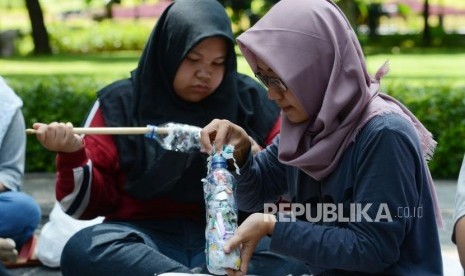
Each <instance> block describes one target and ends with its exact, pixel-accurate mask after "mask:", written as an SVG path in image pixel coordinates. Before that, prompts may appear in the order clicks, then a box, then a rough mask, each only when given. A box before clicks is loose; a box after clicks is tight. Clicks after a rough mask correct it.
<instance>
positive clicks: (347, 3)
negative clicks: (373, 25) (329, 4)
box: [338, 0, 358, 32]
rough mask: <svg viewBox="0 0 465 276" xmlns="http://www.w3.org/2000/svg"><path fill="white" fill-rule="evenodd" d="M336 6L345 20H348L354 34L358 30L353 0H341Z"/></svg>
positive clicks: (355, 7)
mask: <svg viewBox="0 0 465 276" xmlns="http://www.w3.org/2000/svg"><path fill="white" fill-rule="evenodd" d="M338 6H339V7H340V8H341V10H342V11H343V12H344V14H345V15H346V17H347V19H348V20H349V23H350V25H352V28H353V29H354V31H355V32H357V30H358V24H357V5H356V3H355V1H353V0H341V1H339V2H338Z"/></svg>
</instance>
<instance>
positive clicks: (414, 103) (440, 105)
mask: <svg viewBox="0 0 465 276" xmlns="http://www.w3.org/2000/svg"><path fill="white" fill-rule="evenodd" d="M28 79H30V78H28ZM9 83H10V85H11V86H12V87H13V89H14V90H15V91H16V92H17V93H18V94H19V95H20V96H21V97H22V98H23V100H24V107H23V113H24V117H25V119H26V125H27V126H28V127H30V126H32V124H33V123H34V122H47V123H49V122H54V121H62V122H68V121H69V122H71V123H73V124H74V125H81V124H82V121H83V119H84V118H85V117H86V114H87V112H88V111H89V109H90V107H91V105H92V103H93V101H94V100H95V98H96V94H95V93H96V91H98V90H99V89H100V88H102V87H103V86H104V85H106V84H107V83H108V81H103V80H97V79H95V78H94V77H90V76H87V77H83V76H77V77H76V76H73V77H72V76H66V77H37V78H35V79H34V80H33V81H25V80H24V79H12V80H9ZM383 90H384V91H387V92H388V94H391V95H393V96H394V97H396V98H397V99H398V100H400V101H401V102H403V103H404V104H405V105H406V106H407V107H408V108H409V109H410V110H411V111H412V112H413V113H414V114H415V115H416V116H417V117H418V118H419V119H420V121H422V122H423V123H424V124H425V126H426V127H427V128H428V129H429V130H430V131H431V132H432V134H433V136H434V138H435V139H436V141H437V142H438V147H437V149H436V151H435V154H434V157H433V159H432V160H431V161H430V162H429V167H430V169H431V172H432V174H433V177H434V178H453V179H455V178H457V176H458V173H459V170H460V165H461V163H462V159H463V156H464V153H465V139H464V138H465V87H453V86H448V85H447V84H437V85H428V86H423V87H419V86H410V85H408V84H405V83H402V82H391V83H388V84H387V85H386V87H385V88H383ZM26 154H27V155H26V170H27V171H28V172H37V171H49V172H51V171H55V154H54V153H50V152H48V151H47V150H45V149H44V148H43V147H42V146H41V145H40V144H39V142H38V141H37V140H36V139H35V138H34V137H33V136H30V137H28V139H27V152H26Z"/></svg>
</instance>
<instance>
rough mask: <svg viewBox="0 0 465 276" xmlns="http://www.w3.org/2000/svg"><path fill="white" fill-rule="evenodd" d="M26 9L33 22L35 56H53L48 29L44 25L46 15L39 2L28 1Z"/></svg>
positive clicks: (36, 0) (35, 0)
mask: <svg viewBox="0 0 465 276" xmlns="http://www.w3.org/2000/svg"><path fill="white" fill-rule="evenodd" d="M26 8H27V12H28V13H29V19H30V20H31V28H32V39H33V41H34V54H35V55H40V54H45V55H49V54H51V53H52V49H51V47H50V41H49V39H48V33H47V28H46V27H45V23H44V15H43V13H42V8H41V7H40V3H39V0H26Z"/></svg>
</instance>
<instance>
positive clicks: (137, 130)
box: [26, 127, 168, 135]
mask: <svg viewBox="0 0 465 276" xmlns="http://www.w3.org/2000/svg"><path fill="white" fill-rule="evenodd" d="M150 131H153V128H151V127H75V128H73V132H74V134H107V135H128V134H146V133H148V132H150ZM155 132H156V133H157V134H166V133H167V132H168V129H167V128H155ZM36 133H37V131H36V130H35V129H32V128H28V129H26V134H36Z"/></svg>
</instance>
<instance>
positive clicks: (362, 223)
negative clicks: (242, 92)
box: [201, 0, 442, 275]
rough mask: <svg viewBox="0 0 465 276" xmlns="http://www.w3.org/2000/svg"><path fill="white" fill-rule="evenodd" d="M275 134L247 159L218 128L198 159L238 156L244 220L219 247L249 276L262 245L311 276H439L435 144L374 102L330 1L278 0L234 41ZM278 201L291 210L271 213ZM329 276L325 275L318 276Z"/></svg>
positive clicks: (352, 38)
mask: <svg viewBox="0 0 465 276" xmlns="http://www.w3.org/2000/svg"><path fill="white" fill-rule="evenodd" d="M237 40H238V44H239V46H240V49H241V51H242V52H243V54H244V57H245V58H246V60H247V61H248V63H249V65H250V66H251V68H252V70H253V71H254V72H255V75H256V77H257V78H258V79H259V80H261V81H262V82H263V84H264V85H265V86H266V87H267V88H268V97H269V98H270V99H271V100H273V101H275V102H276V103H277V104H278V105H279V106H280V108H281V111H282V125H281V134H280V136H279V137H277V138H276V139H275V141H274V143H273V144H272V145H270V146H268V147H267V148H266V149H265V150H263V151H262V152H260V153H258V154H257V155H255V156H253V155H252V154H251V152H250V147H251V145H250V141H249V140H248V136H247V133H246V132H245V131H244V130H243V129H242V128H240V127H239V126H237V125H234V124H232V123H230V122H229V121H226V120H214V121H212V122H211V123H210V124H209V125H208V126H206V127H205V128H204V129H203V130H202V133H201V135H202V136H201V140H202V145H203V147H204V150H205V151H207V152H211V151H212V144H213V143H214V146H215V147H216V150H221V149H222V146H223V145H225V144H232V145H233V146H235V157H236V161H237V163H238V165H239V166H240V168H241V170H240V175H237V181H238V187H237V200H238V207H239V208H240V209H242V210H245V211H249V212H259V211H260V210H264V213H255V214H253V215H252V216H250V217H249V218H248V219H247V220H246V221H244V223H243V224H242V225H241V226H240V227H239V229H238V231H237V232H236V234H235V235H234V236H233V237H232V238H231V240H230V241H229V242H228V243H227V244H226V245H225V247H224V250H225V251H226V252H229V251H230V250H232V249H233V248H236V247H238V246H240V245H241V250H242V266H241V270H240V271H230V272H229V273H230V275H233V274H238V275H242V274H245V273H246V271H247V264H248V261H249V259H250V256H251V254H252V252H253V250H254V248H255V246H256V244H257V243H258V241H259V240H260V239H261V237H263V236H264V235H270V236H271V237H272V241H271V250H272V251H275V252H277V253H282V254H286V255H289V256H292V257H294V258H296V259H299V260H302V261H304V262H306V263H307V265H308V272H309V274H315V275H318V274H319V273H323V274H325V273H330V274H331V275H333V274H332V273H335V274H337V275H339V274H343V275H347V274H351V273H356V274H357V275H360V274H364V273H366V274H393V275H442V261H441V250H440V245H439V238H438V231H437V225H440V226H441V225H442V219H441V215H440V212H439V207H438V204H437V198H436V193H435V190H434V186H433V183H432V179H431V175H430V172H429V170H428V166H427V160H428V159H429V158H430V157H431V156H432V152H433V150H434V148H435V146H436V142H435V141H434V140H433V139H432V136H431V133H430V132H428V130H427V129H426V128H425V127H424V126H423V125H422V124H421V122H419V121H418V119H417V118H416V117H415V116H414V115H413V114H412V113H411V112H410V111H409V110H408V109H407V108H406V107H404V106H403V105H402V104H401V103H399V102H398V101H397V100H395V99H393V98H392V97H390V96H388V95H385V94H383V93H381V92H380V91H379V89H380V84H379V81H380V79H381V77H382V76H383V75H384V74H385V73H386V72H387V65H384V66H382V67H381V68H380V69H379V70H378V72H377V73H376V74H375V76H374V77H371V76H370V75H369V74H368V72H367V69H366V65H365V60H364V56H363V53H362V49H361V47H360V44H359V42H358V40H357V38H356V35H355V33H354V31H353V30H352V28H351V26H350V24H349V22H348V21H347V19H346V17H345V16H344V14H343V13H342V12H341V10H340V9H339V8H338V7H337V6H336V5H335V4H334V3H333V2H331V1H327V0H282V1H280V2H278V3H277V4H276V5H275V6H274V7H273V8H272V9H271V10H270V11H269V12H268V13H267V14H266V15H265V16H264V17H263V18H262V19H261V20H260V21H259V22H257V24H255V25H254V26H253V27H252V28H250V29H249V30H248V31H246V32H245V33H243V34H242V35H241V36H239V37H238V39H237ZM283 195H285V196H286V198H287V199H288V200H289V203H288V204H281V205H279V206H277V205H274V204H270V202H276V199H277V198H279V197H282V196H283ZM325 275H329V274H325Z"/></svg>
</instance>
